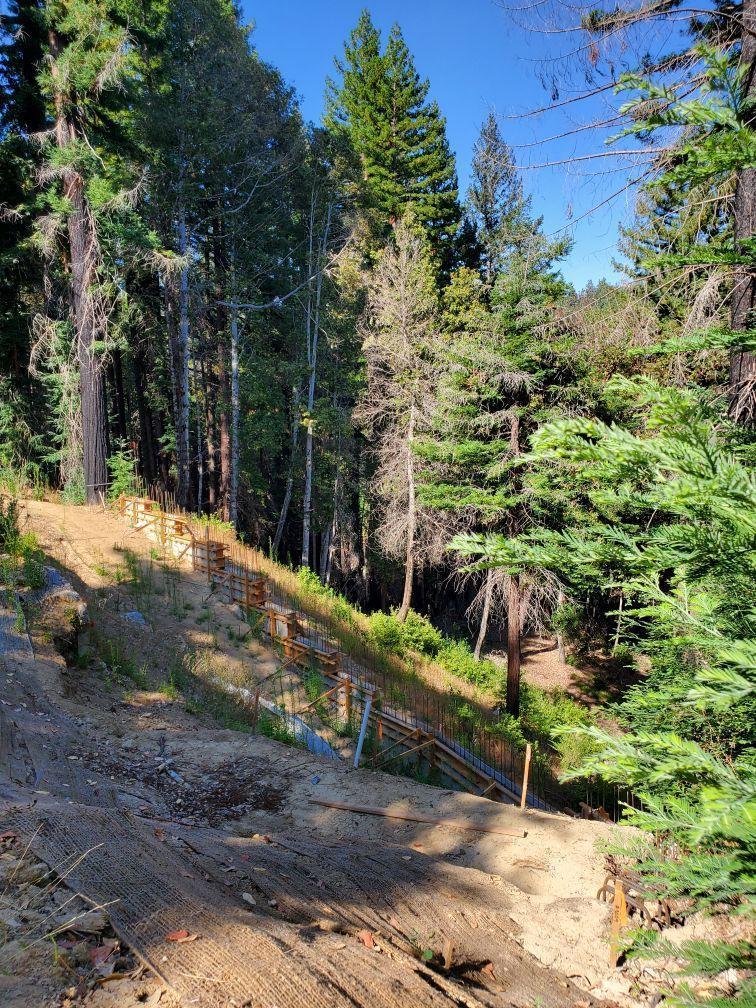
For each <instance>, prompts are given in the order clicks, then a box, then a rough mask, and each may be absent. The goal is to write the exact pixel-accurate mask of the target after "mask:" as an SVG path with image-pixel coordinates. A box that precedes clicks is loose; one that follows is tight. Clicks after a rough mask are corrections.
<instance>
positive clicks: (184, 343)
mask: <svg viewBox="0 0 756 1008" xmlns="http://www.w3.org/2000/svg"><path fill="white" fill-rule="evenodd" d="M176 227H177V230H178V246H179V254H180V255H181V256H183V257H184V258H185V257H186V256H187V254H188V250H189V236H188V231H187V226H186V212H185V210H184V207H183V204H181V205H180V206H179V210H178V216H177V224H176ZM178 303H179V324H178V339H177V346H176V356H175V362H176V363H175V367H176V468H177V471H178V487H177V488H176V489H177V492H176V498H177V500H178V503H179V506H180V507H185V508H189V507H191V486H190V479H189V264H188V263H187V262H184V264H183V266H182V267H181V275H180V277H179V297H178Z"/></svg>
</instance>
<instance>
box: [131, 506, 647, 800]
mask: <svg viewBox="0 0 756 1008" xmlns="http://www.w3.org/2000/svg"><path fill="white" fill-rule="evenodd" d="M129 500H131V501H132V504H131V505H130V507H129V508H126V511H128V512H129V517H130V518H131V519H132V524H134V525H135V527H139V524H140V523H141V525H142V527H144V528H145V530H147V529H148V528H149V529H151V534H152V536H153V537H157V538H159V539H160V541H161V543H162V545H163V546H166V545H167V544H169V543H170V546H171V551H172V554H173V556H174V557H178V558H179V559H182V560H187V561H188V560H189V559H190V558H191V562H192V566H193V568H194V569H195V570H198V571H200V572H202V573H204V574H205V575H206V576H207V578H208V583H209V584H212V585H213V586H214V588H215V590H216V591H218V592H219V593H220V594H222V595H223V596H224V597H225V599H226V600H227V601H229V602H232V603H238V604H239V605H241V606H242V608H243V610H244V611H245V613H246V615H247V617H248V619H250V620H252V621H253V622H257V623H259V624H260V626H259V630H260V632H261V634H263V635H264V636H265V637H266V638H267V640H268V641H269V642H270V643H271V644H272V645H273V646H274V647H275V648H276V649H277V651H278V653H279V657H280V661H281V668H282V670H283V671H284V672H285V673H286V675H285V676H281V677H280V678H279V679H278V680H275V679H273V680H271V681H269V682H268V684H267V688H268V691H269V692H270V691H272V694H273V695H272V697H271V698H270V699H269V700H268V702H269V703H271V704H272V705H273V707H274V709H275V710H276V711H278V712H279V713H280V715H281V716H283V718H284V720H285V721H286V719H291V718H292V717H293V718H296V719H298V720H299V721H301V722H302V724H303V725H306V726H307V727H308V728H311V729H313V730H315V731H316V734H317V733H318V732H320V731H324V732H325V734H326V736H328V734H329V732H330V734H331V736H332V739H335V738H338V737H339V736H340V734H341V736H354V735H355V734H356V731H357V726H359V725H360V723H361V720H362V717H363V714H364V711H365V705H366V703H367V698H368V697H370V698H371V711H370V718H369V721H370V724H369V725H368V730H367V731H366V733H365V734H366V744H365V743H364V749H363V758H364V759H365V760H367V761H368V762H369V764H372V765H381V761H382V759H383V761H384V762H385V767H384V768H385V769H392V770H395V769H396V770H399V769H404V770H405V771H406V772H409V773H411V774H412V775H413V776H416V777H420V778H422V779H427V780H429V781H431V782H434V783H440V784H446V785H448V786H452V787H455V788H463V789H464V790H467V791H470V792H472V793H476V794H485V795H486V796H488V797H490V798H497V799H499V800H504V801H510V802H518V803H519V802H520V801H521V797H522V789H523V782H524V781H525V780H526V779H527V783H526V804H527V805H528V806H529V807H532V808H540V809H545V810H548V809H551V810H559V811H569V812H571V813H573V814H578V815H581V814H583V815H584V814H589V815H597V816H599V817H602V818H603V817H606V818H608V819H613V820H616V819H617V818H619V816H620V815H621V812H622V808H623V806H624V805H635V804H637V801H636V799H635V798H634V796H633V795H632V794H631V793H630V792H628V791H626V790H624V789H620V788H617V787H615V786H613V785H609V784H607V783H606V782H603V781H599V780H581V781H580V782H578V783H571V784H565V783H563V782H560V781H559V779H558V777H557V773H556V770H555V755H554V753H553V752H552V751H551V750H550V749H549V748H548V747H547V746H540V747H535V751H534V753H533V758H532V760H529V759H526V754H525V753H524V752H523V751H522V750H521V749H519V748H518V747H517V746H516V745H514V744H513V743H512V742H511V741H510V740H509V739H508V738H506V737H505V736H504V730H505V729H503V727H502V725H501V724H500V723H499V719H498V718H497V715H496V713H495V712H494V711H491V710H490V709H488V708H486V707H484V706H483V705H478V704H475V703H473V702H471V701H469V700H467V699H465V698H463V697H460V696H455V695H451V694H449V693H448V692H446V691H444V690H443V689H442V688H440V687H435V686H434V685H433V684H431V683H428V682H426V681H424V680H423V679H421V678H419V676H418V675H417V674H416V673H415V674H413V672H412V670H411V668H408V666H407V665H406V664H405V663H404V662H403V661H401V660H398V659H397V658H396V656H393V655H390V654H386V653H383V652H381V650H380V649H379V648H378V647H377V646H376V645H375V644H374V643H373V642H371V641H370V640H368V639H366V636H365V635H364V634H362V633H361V632H360V631H359V628H357V627H355V626H353V625H350V624H349V622H348V621H345V620H344V619H342V618H338V617H335V616H334V615H333V613H331V612H330V611H329V610H328V607H327V605H325V604H320V603H319V600H317V599H313V598H307V597H303V593H302V591H301V586H300V585H298V582H297V579H296V575H295V574H294V572H293V571H288V570H287V569H286V568H283V567H281V566H280V565H278V564H274V563H273V562H272V561H271V560H270V559H269V558H268V557H266V556H265V555H264V554H263V553H261V552H260V551H259V550H256V549H253V548H250V547H247V546H244V545H243V544H241V543H239V541H238V539H237V537H236V535H235V533H234V531H233V529H232V528H231V527H230V526H228V525H224V524H223V523H218V522H215V521H210V522H208V521H207V520H204V519H198V518H196V517H194V516H192V515H189V514H187V513H185V512H183V511H182V510H181V509H180V508H179V507H178V506H177V502H176V500H175V499H174V498H173V496H172V495H171V494H170V493H168V492H166V491H165V490H163V489H162V488H159V487H151V488H149V490H148V492H147V493H146V494H145V495H144V496H143V497H141V498H130V499H129ZM319 685H320V686H322V687H323V688H322V689H321V690H320V694H321V695H322V694H327V695H326V696H324V697H322V699H320V700H319V701H318V702H317V703H313V700H317V698H318V695H319V694H318V686H319ZM247 699H249V698H247ZM299 708H305V709H304V710H303V711H301V712H300V711H299ZM256 716H257V717H259V716H260V715H259V712H258V713H257V715H256ZM292 724H294V728H295V729H296V724H295V723H294V722H291V721H289V722H288V727H287V725H286V724H285V725H284V728H283V729H282V731H284V732H285V731H290V730H292ZM295 734H296V731H295ZM300 741H301V739H300ZM353 741H354V740H353ZM388 750H393V755H392V756H391V758H390V759H389V758H388V755H387V756H386V757H385V758H383V757H382V756H381V753H382V752H384V751H388ZM408 753H409V754H410V755H411V758H410V756H409V755H407V754H408ZM526 763H527V764H528V772H527V774H526Z"/></svg>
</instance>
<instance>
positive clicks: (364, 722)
mask: <svg viewBox="0 0 756 1008" xmlns="http://www.w3.org/2000/svg"><path fill="white" fill-rule="evenodd" d="M372 706H373V694H372V693H368V697H367V700H366V701H365V710H364V711H363V712H362V724H361V725H360V737H359V738H358V739H357V750H356V752H355V754H354V768H355V770H356V769H357V767H358V766H359V765H360V756H362V746H363V744H364V742H365V735H366V734H367V726H368V718H369V717H370V708H371V707H372Z"/></svg>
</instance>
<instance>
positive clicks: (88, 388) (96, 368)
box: [48, 31, 108, 504]
mask: <svg viewBox="0 0 756 1008" xmlns="http://www.w3.org/2000/svg"><path fill="white" fill-rule="evenodd" d="M48 38H49V42H50V52H51V55H52V57H53V59H52V62H51V64H50V73H51V76H52V79H53V83H54V92H55V94H54V101H55V139H56V143H57V145H58V147H59V148H60V149H61V150H64V149H65V148H66V147H68V145H69V144H70V143H73V142H74V141H75V140H76V139H77V130H76V126H75V123H74V122H73V120H72V119H70V118H69V117H68V115H67V114H66V111H65V109H64V105H63V95H62V93H61V91H60V89H59V80H60V78H59V69H58V65H57V59H58V57H59V56H60V52H61V48H60V39H59V37H58V34H57V32H55V31H50V32H49V34H48ZM63 196H64V199H65V200H66V202H67V204H68V207H69V211H68V221H67V223H68V245H69V254H70V268H71V308H72V315H73V322H74V329H75V332H76V356H77V360H78V365H79V392H80V396H81V433H82V447H83V465H84V486H85V493H86V500H87V503H88V504H97V503H98V502H99V495H100V494H101V493H105V492H106V490H107V486H108V466H107V422H108V420H107V410H106V407H105V377H104V374H103V368H104V358H103V356H102V355H98V354H97V351H96V347H95V343H96V333H95V319H94V312H95V305H94V302H93V298H92V292H91V289H90V287H91V283H92V280H93V276H92V272H93V265H94V261H93V253H94V235H93V233H92V227H93V225H92V219H91V215H90V213H89V208H88V207H87V204H86V198H85V195H84V179H83V178H82V177H81V175H80V174H79V172H78V171H76V170H75V169H74V168H70V167H69V168H66V169H65V170H64V172H63Z"/></svg>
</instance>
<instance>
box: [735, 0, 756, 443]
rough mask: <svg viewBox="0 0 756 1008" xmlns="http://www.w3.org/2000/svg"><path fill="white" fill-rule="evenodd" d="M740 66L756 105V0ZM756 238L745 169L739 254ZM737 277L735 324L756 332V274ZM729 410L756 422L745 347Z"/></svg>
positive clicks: (740, 185)
mask: <svg viewBox="0 0 756 1008" xmlns="http://www.w3.org/2000/svg"><path fill="white" fill-rule="evenodd" d="M741 17H742V28H741V49H740V63H741V66H742V67H744V68H745V80H744V82H743V89H744V97H746V98H749V99H750V100H751V102H756V0H743V4H742V8H741ZM750 125H751V126H752V127H753V126H754V125H756V113H754V112H753V111H752V112H751V113H750ZM754 236H756V168H754V167H748V168H743V169H741V171H740V173H739V175H738V181H737V187H736V189H735V202H734V237H735V248H736V251H745V250H744V249H742V243H743V242H745V241H747V240H748V239H751V238H753V237H754ZM740 270H741V272H737V271H736V273H735V276H734V281H733V291H732V301H731V323H732V328H733V329H734V330H735V331H744V330H748V329H753V328H754V324H753V318H752V314H753V309H754V304H755V302H756V297H755V296H756V271H754V268H753V266H751V265H749V266H747V267H740ZM728 398H729V410H730V416H731V417H732V418H733V420H737V421H738V422H740V423H749V424H750V423H753V422H754V420H756V354H754V353H753V352H752V351H750V350H746V349H744V348H743V347H742V346H741V347H738V346H734V347H733V348H732V350H731V352H730V387H729V397H728Z"/></svg>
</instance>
